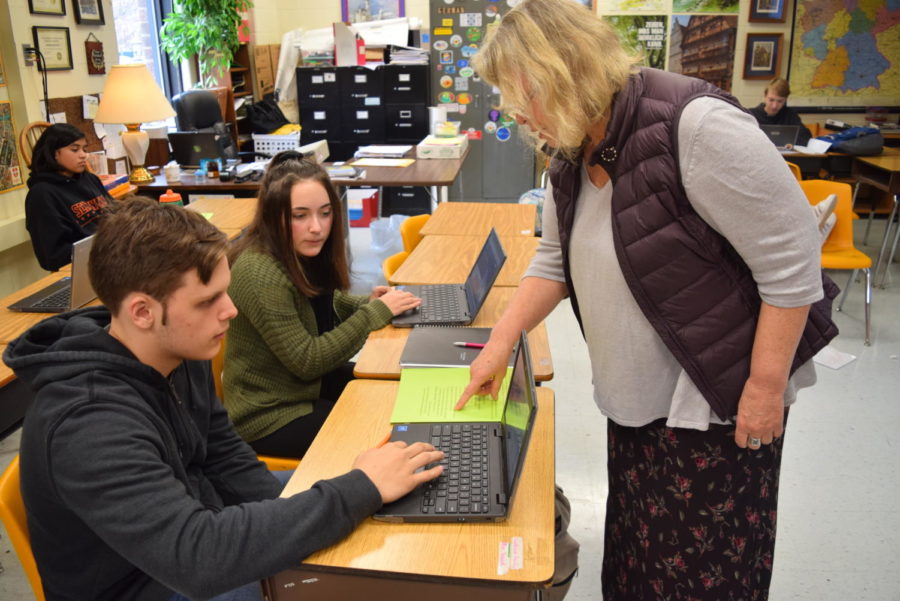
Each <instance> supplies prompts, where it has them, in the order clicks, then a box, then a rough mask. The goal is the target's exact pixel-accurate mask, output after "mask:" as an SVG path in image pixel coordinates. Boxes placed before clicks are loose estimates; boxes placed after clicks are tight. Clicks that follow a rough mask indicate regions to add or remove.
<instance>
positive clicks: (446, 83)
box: [441, 75, 453, 88]
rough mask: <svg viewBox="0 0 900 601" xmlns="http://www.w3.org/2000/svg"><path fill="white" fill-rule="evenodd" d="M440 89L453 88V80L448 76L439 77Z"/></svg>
mask: <svg viewBox="0 0 900 601" xmlns="http://www.w3.org/2000/svg"><path fill="white" fill-rule="evenodd" d="M441 87H442V88H452V87H453V78H452V77H450V76H449V75H443V76H441Z"/></svg>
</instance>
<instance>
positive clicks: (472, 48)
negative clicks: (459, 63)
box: [444, 44, 478, 58]
mask: <svg viewBox="0 0 900 601" xmlns="http://www.w3.org/2000/svg"><path fill="white" fill-rule="evenodd" d="M444 50H446V48H444ZM459 51H460V53H461V54H462V55H463V56H464V57H466V58H472V57H473V56H475V53H476V52H478V44H469V45H468V46H463V47H462V48H460V49H459Z"/></svg>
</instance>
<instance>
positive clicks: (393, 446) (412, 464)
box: [353, 441, 444, 503]
mask: <svg viewBox="0 0 900 601" xmlns="http://www.w3.org/2000/svg"><path fill="white" fill-rule="evenodd" d="M443 457H444V454H443V453H442V452H441V451H436V450H435V449H434V447H433V446H431V445H430V444H428V443H425V442H416V443H413V444H411V445H407V444H406V443H405V442H400V441H396V442H389V443H387V444H386V445H384V446H383V447H378V448H375V449H369V450H368V451H365V452H363V453H360V455H359V457H357V458H356V461H354V462H353V467H354V468H355V469H360V470H362V471H363V473H365V474H366V476H368V477H369V480H371V481H372V484H374V485H375V488H377V489H378V492H379V493H381V500H382V502H384V503H390V502H391V501H396V500H397V499H399V498H400V497H402V496H403V495H405V494H406V493H408V492H409V491H411V490H412V489H414V488H415V487H417V486H418V485H420V484H422V483H423V482H428V481H429V480H433V479H435V478H437V477H438V476H440V475H441V472H443V470H444V468H443V467H441V466H440V465H438V466H435V467H433V468H431V469H423V470H422V471H417V470H419V469H421V468H423V467H425V466H426V465H428V464H429V463H436V462H438V461H440V460H441V459H442V458H443Z"/></svg>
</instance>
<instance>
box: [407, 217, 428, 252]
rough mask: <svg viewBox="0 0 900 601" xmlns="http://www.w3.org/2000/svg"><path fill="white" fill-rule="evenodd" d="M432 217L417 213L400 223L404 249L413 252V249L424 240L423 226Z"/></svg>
mask: <svg viewBox="0 0 900 601" xmlns="http://www.w3.org/2000/svg"><path fill="white" fill-rule="evenodd" d="M430 218H431V215H428V214H425V215H415V216H414V217H408V218H407V219H406V220H404V221H403V223H401V224H400V237H401V238H403V250H405V251H406V252H408V253H411V252H412V251H413V249H414V248H415V247H416V246H418V244H419V242H421V241H422V238H423V236H422V234H420V233H419V232H420V231H421V230H422V226H423V225H425V223H426V222H427V221H428V220H429V219H430Z"/></svg>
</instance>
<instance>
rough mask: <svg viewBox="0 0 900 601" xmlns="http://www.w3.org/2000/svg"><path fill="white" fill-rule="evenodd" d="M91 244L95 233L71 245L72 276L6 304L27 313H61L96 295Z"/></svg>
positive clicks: (90, 299)
mask: <svg viewBox="0 0 900 601" xmlns="http://www.w3.org/2000/svg"><path fill="white" fill-rule="evenodd" d="M93 244H94V237H93V236H88V237H87V238H84V239H83V240H79V241H78V242H76V243H75V244H73V245H72V276H71V277H65V278H62V279H61V280H57V281H56V282H54V283H52V284H50V285H49V286H46V287H45V288H42V289H40V290H38V291H37V292H35V293H34V294H32V295H31V296H28V297H25V298H23V299H22V300H20V301H19V302H17V303H15V304H12V305H10V306H9V307H8V308H9V309H10V310H11V311H23V312H27V313H62V312H64V311H71V310H72V309H77V308H79V307H83V306H84V305H86V304H88V303H89V302H91V301H92V300H94V299H95V298H97V294H96V293H95V292H94V287H93V286H92V285H91V278H90V273H89V271H88V259H89V258H90V256H91V246H93Z"/></svg>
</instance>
